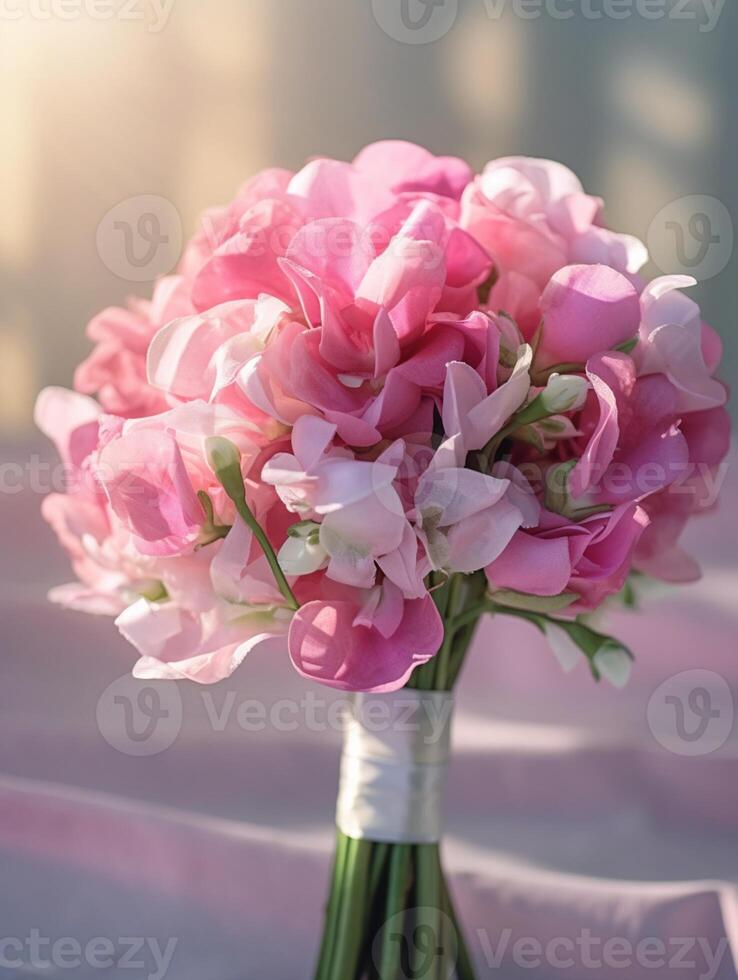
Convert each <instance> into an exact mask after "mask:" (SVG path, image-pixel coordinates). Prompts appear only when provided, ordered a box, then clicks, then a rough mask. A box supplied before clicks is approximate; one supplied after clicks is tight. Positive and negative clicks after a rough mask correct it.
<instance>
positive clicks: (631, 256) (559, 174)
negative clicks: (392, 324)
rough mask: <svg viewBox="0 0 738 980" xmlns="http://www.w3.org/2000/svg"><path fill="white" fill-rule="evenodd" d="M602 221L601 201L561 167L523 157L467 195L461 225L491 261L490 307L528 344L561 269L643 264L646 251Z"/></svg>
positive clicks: (490, 167) (501, 164)
mask: <svg viewBox="0 0 738 980" xmlns="http://www.w3.org/2000/svg"><path fill="white" fill-rule="evenodd" d="M601 216H602V201H601V200H600V198H596V197H590V196H589V195H587V194H585V192H584V190H583V188H582V185H581V183H580V182H579V180H578V178H577V177H576V176H575V175H574V174H573V173H572V172H571V171H570V170H568V169H567V168H566V167H564V166H562V164H560V163H554V162H553V161H551V160H534V159H529V158H526V157H504V158H502V159H500V160H494V161H492V162H491V163H488V164H487V166H486V167H485V168H484V171H483V172H482V174H481V176H479V177H477V178H476V179H475V180H474V181H473V182H472V183H471V184H469V185H468V187H467V188H466V190H465V191H464V194H463V196H462V217H461V225H462V227H463V228H466V229H467V230H468V231H470V232H471V233H472V234H473V235H474V237H475V238H476V239H477V241H479V242H481V244H482V245H483V246H484V247H485V248H486V249H487V251H488V252H489V253H490V255H491V256H492V258H493V259H494V262H495V268H496V270H497V274H498V279H497V282H496V284H495V286H494V288H493V290H492V292H491V294H490V297H489V305H490V306H491V308H492V309H494V310H506V311H507V312H508V313H509V314H510V315H511V316H513V317H515V319H516V320H517V322H518V325H519V326H520V327H521V329H522V330H523V332H524V334H525V336H526V337H528V338H530V337H531V336H532V335H533V332H534V331H535V330H536V328H537V327H538V323H539V322H540V309H539V305H538V304H539V299H540V295H541V293H542V292H543V290H544V288H545V286H546V283H548V281H549V280H550V279H551V277H552V276H553V275H554V274H555V273H556V272H557V271H558V270H559V269H562V268H563V267H564V266H567V265H572V264H577V263H587V264H595V263H601V264H603V265H607V266H610V268H612V269H615V270H617V271H618V272H622V273H628V274H634V273H636V272H638V270H639V269H640V268H641V267H642V266H643V265H644V264H645V263H646V261H647V259H648V253H647V252H646V249H645V247H644V246H643V244H642V243H641V242H639V241H638V239H636V238H633V237H632V236H630V235H619V234H615V233H614V232H611V231H608V230H607V229H606V228H603V227H602V226H601Z"/></svg>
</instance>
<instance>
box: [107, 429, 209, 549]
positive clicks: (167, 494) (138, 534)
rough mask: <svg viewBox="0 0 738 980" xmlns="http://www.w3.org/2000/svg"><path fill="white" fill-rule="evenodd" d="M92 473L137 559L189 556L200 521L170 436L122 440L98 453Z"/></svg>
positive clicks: (141, 435)
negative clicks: (128, 536) (127, 533)
mask: <svg viewBox="0 0 738 980" xmlns="http://www.w3.org/2000/svg"><path fill="white" fill-rule="evenodd" d="M96 469H97V475H98V478H99V480H100V483H101V484H102V486H103V488H104V489H105V492H106V494H107V496H108V499H109V501H110V506H111V507H112V509H113V511H114V513H115V514H116V516H117V517H118V519H119V520H120V521H122V523H123V524H124V526H125V527H127V528H128V529H129V530H130V531H131V533H132V534H133V535H134V536H135V540H136V546H137V547H138V549H139V550H140V551H141V553H142V554H151V555H167V554H170V555H174V554H178V553H181V552H183V551H188V550H190V548H191V547H192V545H193V544H194V542H195V540H196V538H197V535H198V533H199V530H200V527H201V526H202V524H203V522H204V516H205V515H204V513H203V510H202V507H201V505H200V503H199V501H198V499H197V495H196V493H195V489H194V487H193V486H192V483H191V481H190V478H189V476H188V474H187V470H186V468H185V465H184V460H183V459H182V453H181V451H180V449H179V446H178V445H177V442H176V440H175V439H174V437H173V436H172V435H170V434H169V433H167V432H165V431H160V432H156V431H146V430H145V431H142V432H133V433H129V434H128V435H122V436H120V437H119V438H118V439H114V440H113V441H112V442H110V443H109V444H108V445H107V446H106V447H105V448H104V449H103V450H102V452H101V453H100V456H99V458H98V461H97V467H96Z"/></svg>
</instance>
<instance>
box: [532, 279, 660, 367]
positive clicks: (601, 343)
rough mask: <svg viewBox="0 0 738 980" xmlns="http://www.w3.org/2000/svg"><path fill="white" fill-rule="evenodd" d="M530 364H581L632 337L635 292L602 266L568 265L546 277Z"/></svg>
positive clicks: (636, 316)
mask: <svg viewBox="0 0 738 980" xmlns="http://www.w3.org/2000/svg"><path fill="white" fill-rule="evenodd" d="M540 310H541V317H542V320H541V335H540V342H539V344H538V347H537V349H536V366H537V367H538V368H549V367H551V366H552V365H555V364H585V363H586V362H587V360H589V358H590V357H592V356H593V355H594V354H597V353H599V352H600V351H605V350H611V349H613V348H615V347H617V346H618V345H619V344H622V343H624V342H625V341H628V340H632V339H633V338H634V337H635V336H636V334H637V333H638V324H639V322H640V305H639V303H638V294H637V292H636V291H635V289H634V287H633V286H632V285H631V283H630V282H629V280H628V279H626V278H625V276H623V275H621V274H620V273H619V272H616V271H615V270H614V269H610V268H608V267H607V266H605V265H572V266H567V267H566V268H565V269H560V270H559V271H558V272H556V273H555V274H554V275H553V277H552V278H551V280H550V282H549V283H548V285H547V286H546V288H545V290H544V291H543V295H542V296H541V300H540Z"/></svg>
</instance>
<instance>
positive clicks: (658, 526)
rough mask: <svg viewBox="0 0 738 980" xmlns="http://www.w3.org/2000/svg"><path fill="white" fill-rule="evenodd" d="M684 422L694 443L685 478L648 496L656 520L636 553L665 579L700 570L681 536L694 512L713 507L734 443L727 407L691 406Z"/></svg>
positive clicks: (640, 563)
mask: <svg viewBox="0 0 738 980" xmlns="http://www.w3.org/2000/svg"><path fill="white" fill-rule="evenodd" d="M680 428H681V430H682V434H683V436H684V438H685V439H686V441H687V445H688V447H689V467H688V470H687V474H686V479H684V480H680V481H679V482H678V484H677V485H675V486H673V487H667V488H666V489H665V490H662V491H661V492H660V493H657V494H654V495H653V496H652V497H649V498H648V499H647V500H645V501H644V502H643V506H644V508H645V510H646V512H647V513H648V515H649V518H650V521H651V523H650V524H649V526H648V528H647V529H646V531H645V533H644V535H643V537H642V538H641V540H640V541H639V543H638V548H637V549H636V553H635V556H634V564H635V567H636V568H638V569H639V570H640V571H642V572H644V573H645V574H647V575H651V576H653V577H654V578H658V579H661V580H662V581H665V582H693V581H695V580H696V579H698V578H699V577H700V575H701V572H700V567H699V565H698V563H697V562H696V561H695V560H694V558H692V557H691V556H690V555H688V554H687V553H686V552H685V551H684V549H683V548H682V547H681V546H680V544H679V538H680V537H681V534H682V532H683V531H684V529H685V527H686V526H687V523H688V522H689V520H690V519H691V518H692V517H695V516H698V515H700V514H707V513H710V511H711V510H713V509H714V507H715V505H716V496H717V492H718V491H719V489H720V486H721V482H722V481H721V479H720V476H721V466H723V465H724V462H723V461H724V459H725V457H726V455H727V453H728V450H729V448H730V417H729V416H728V413H727V412H726V411H725V409H724V408H713V409H708V410H707V411H704V412H690V413H689V414H688V415H686V416H685V417H684V418H683V419H682V422H681V426H680Z"/></svg>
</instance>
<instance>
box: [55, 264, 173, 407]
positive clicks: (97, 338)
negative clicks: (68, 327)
mask: <svg viewBox="0 0 738 980" xmlns="http://www.w3.org/2000/svg"><path fill="white" fill-rule="evenodd" d="M191 310H192V305H191V303H190V300H189V286H188V283H187V282H186V280H185V279H184V278H183V277H182V276H168V277H166V278H164V279H161V280H160V281H159V282H158V283H157V284H156V287H155V289H154V295H153V299H152V300H151V301H150V302H147V301H146V300H141V299H137V300H132V301H131V302H130V304H129V307H128V309H121V308H119V307H110V308H109V309H107V310H103V311H102V313H99V314H98V315H97V316H96V317H94V319H93V320H91V322H90V324H89V326H88V328H87V336H88V337H89V338H90V340H92V341H93V342H94V343H95V348H94V350H93V351H92V353H91V354H90V355H89V356H88V357H87V358H86V359H85V360H84V361H83V362H82V363H81V364H80V365H79V367H78V368H77V370H76V372H75V375H74V387H75V388H76V389H77V391H79V392H82V393H83V394H87V395H96V396H97V398H98V400H99V402H100V404H101V405H102V407H103V408H104V409H105V411H106V412H110V413H111V414H113V415H121V416H123V417H124V418H138V417H139V416H142V415H153V414H154V413H156V412H161V411H164V410H165V409H166V408H167V407H168V403H167V400H166V398H165V397H164V395H163V394H162V392H160V391H157V389H156V388H154V387H152V386H151V385H150V384H149V383H148V379H147V375H146V354H147V351H148V347H149V344H150V342H151V340H152V338H153V336H154V334H155V333H156V332H157V330H158V329H159V328H160V327H161V326H163V325H164V324H165V323H168V322H169V321H170V320H172V319H174V318H175V317H179V316H184V315H185V314H187V313H189V312H191Z"/></svg>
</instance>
